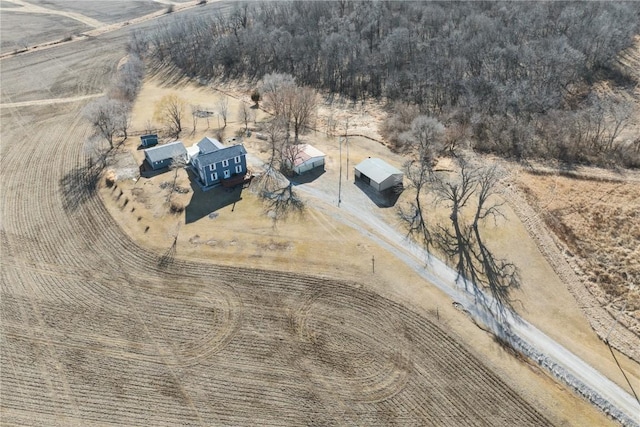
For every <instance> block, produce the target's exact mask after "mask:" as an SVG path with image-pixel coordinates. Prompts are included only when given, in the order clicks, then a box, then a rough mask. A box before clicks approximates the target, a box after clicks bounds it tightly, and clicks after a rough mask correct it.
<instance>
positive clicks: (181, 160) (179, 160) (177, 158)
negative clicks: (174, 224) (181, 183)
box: [167, 154, 187, 204]
mask: <svg viewBox="0 0 640 427" xmlns="http://www.w3.org/2000/svg"><path fill="white" fill-rule="evenodd" d="M186 165H187V159H186V158H185V156H184V155H182V154H175V155H174V156H173V157H171V163H170V164H169V169H170V170H172V171H173V182H172V183H171V187H170V188H169V195H168V196H167V203H169V204H171V198H172V197H173V193H175V192H176V189H177V184H178V172H180V170H182V169H184V167H185V166H186Z"/></svg>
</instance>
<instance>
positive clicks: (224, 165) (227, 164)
mask: <svg viewBox="0 0 640 427" xmlns="http://www.w3.org/2000/svg"><path fill="white" fill-rule="evenodd" d="M227 166H229V160H223V161H222V167H225V168H226V167H227Z"/></svg>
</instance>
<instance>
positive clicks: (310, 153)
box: [289, 144, 325, 166]
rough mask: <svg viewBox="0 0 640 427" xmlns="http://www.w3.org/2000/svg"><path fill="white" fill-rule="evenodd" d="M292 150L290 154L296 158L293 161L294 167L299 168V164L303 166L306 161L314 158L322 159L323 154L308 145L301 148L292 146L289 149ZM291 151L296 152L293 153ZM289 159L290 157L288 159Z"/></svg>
mask: <svg viewBox="0 0 640 427" xmlns="http://www.w3.org/2000/svg"><path fill="white" fill-rule="evenodd" d="M290 149H291V150H292V154H294V153H295V155H296V157H295V159H294V162H293V163H294V166H300V165H301V164H303V163H304V162H306V161H307V160H310V159H313V158H314V157H324V156H325V154H324V153H323V152H322V151H320V150H318V149H317V148H315V147H313V146H311V145H309V144H304V145H301V146H296V145H294V146H292V147H291V148H290ZM293 150H297V152H295V151H293ZM289 158H290V157H289Z"/></svg>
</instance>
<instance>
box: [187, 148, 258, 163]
mask: <svg viewBox="0 0 640 427" xmlns="http://www.w3.org/2000/svg"><path fill="white" fill-rule="evenodd" d="M244 154H247V150H245V148H244V145H242V144H238V145H232V146H231V147H225V148H220V149H218V150H216V151H213V152H209V153H200V154H198V155H197V158H198V163H199V164H200V167H204V166H206V165H212V164H214V163H218V162H221V161H223V160H229V159H233V158H234V157H236V156H241V155H244Z"/></svg>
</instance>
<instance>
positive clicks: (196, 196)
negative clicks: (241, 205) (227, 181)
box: [185, 172, 243, 224]
mask: <svg viewBox="0 0 640 427" xmlns="http://www.w3.org/2000/svg"><path fill="white" fill-rule="evenodd" d="M189 176H190V178H191V179H190V183H191V189H192V190H193V193H192V196H191V200H190V202H189V204H188V205H187V207H186V208H185V223H186V224H191V223H193V222H196V221H198V220H200V219H202V218H204V217H205V216H208V215H210V214H212V213H214V212H216V211H218V210H220V209H222V208H224V207H226V206H229V205H234V208H235V204H236V203H237V202H239V201H240V200H242V189H243V186H242V185H237V186H236V187H234V188H225V187H222V186H220V187H216V188H212V189H210V190H206V191H203V190H202V188H200V186H199V185H198V183H197V182H196V178H195V177H194V176H193V175H192V173H191V172H189ZM232 210H233V209H232Z"/></svg>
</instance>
